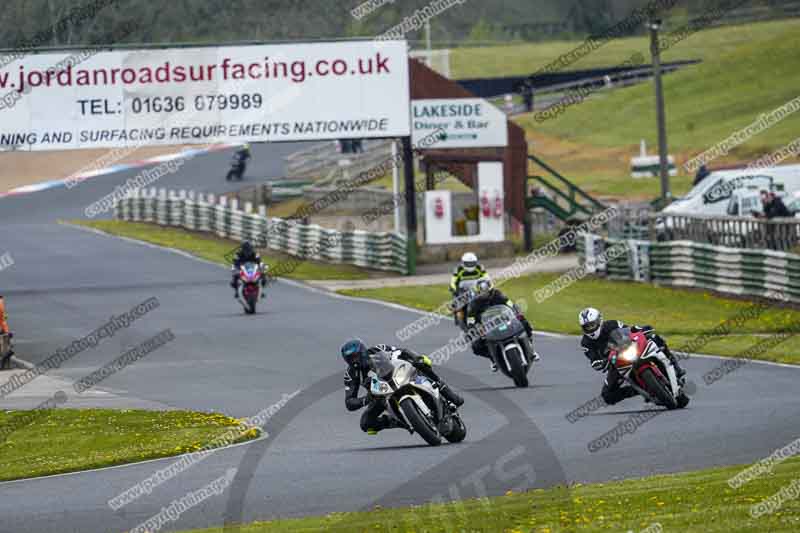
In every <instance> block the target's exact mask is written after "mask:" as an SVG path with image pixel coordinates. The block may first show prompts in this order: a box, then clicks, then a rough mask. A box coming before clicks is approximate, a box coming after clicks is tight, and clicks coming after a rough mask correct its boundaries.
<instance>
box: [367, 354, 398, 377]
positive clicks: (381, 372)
mask: <svg viewBox="0 0 800 533" xmlns="http://www.w3.org/2000/svg"><path fill="white" fill-rule="evenodd" d="M369 369H370V370H372V371H373V372H375V374H377V375H378V377H379V378H381V379H386V378H389V377H391V376H392V374H393V373H394V362H393V361H392V356H391V355H390V354H389V352H378V353H375V354H372V355H370V356H369Z"/></svg>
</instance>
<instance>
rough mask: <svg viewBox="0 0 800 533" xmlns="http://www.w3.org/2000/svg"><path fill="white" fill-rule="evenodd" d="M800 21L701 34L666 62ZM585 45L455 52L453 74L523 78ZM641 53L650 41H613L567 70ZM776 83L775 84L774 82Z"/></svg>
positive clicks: (716, 50) (719, 51) (711, 55)
mask: <svg viewBox="0 0 800 533" xmlns="http://www.w3.org/2000/svg"><path fill="white" fill-rule="evenodd" d="M798 27H800V21H798V20H797V19H789V20H782V21H774V22H759V23H753V24H743V25H737V26H724V27H720V28H712V29H709V30H705V31H701V32H698V33H696V34H694V35H692V36H691V37H689V38H687V39H686V40H684V41H682V42H681V43H680V44H678V45H676V46H674V47H672V48H670V49H669V50H667V51H666V52H665V53H664V56H663V59H664V61H679V60H683V59H702V60H704V61H713V60H714V59H715V58H717V57H719V56H721V55H723V54H725V53H727V52H728V51H730V49H731V48H734V47H737V46H739V45H742V44H746V43H750V42H753V41H754V40H759V39H760V40H763V39H764V37H765V36H766V37H770V36H774V35H775V34H776V33H780V32H783V31H786V30H787V29H788V30H794V31H795V32H796V31H797V28H798ZM678 28H679V26H678V25H677V24H670V25H669V26H668V27H666V28H665V30H664V31H663V32H662V35H667V34H668V33H669V32H670V31H674V30H677V29H678ZM583 42H584V41H583V40H582V39H581V40H574V41H550V42H541V43H521V44H510V45H505V46H489V47H478V48H472V47H463V48H456V49H453V50H452V51H451V56H450V61H451V65H450V70H451V75H452V78H453V79H461V78H486V77H496V76H525V75H529V74H533V73H534V72H536V71H537V70H538V69H540V68H542V67H545V66H547V65H548V64H550V63H551V62H552V61H554V60H555V59H556V58H558V57H559V56H561V55H563V54H566V53H568V52H570V51H571V50H574V49H575V48H577V47H578V46H580V45H581V44H583ZM637 52H638V53H641V54H643V55H644V56H645V57H648V58H649V57H650V39H649V37H646V36H641V37H629V38H625V39H614V40H612V41H609V42H608V43H607V44H605V45H603V46H602V47H600V48H598V49H597V50H595V51H593V52H592V53H590V54H588V55H586V56H585V57H583V58H581V59H580V60H578V61H576V62H575V63H573V64H572V65H570V66H569V67H567V69H565V70H580V69H590V68H599V67H607V66H611V65H617V64H619V63H622V62H623V61H625V60H626V59H628V58H629V57H631V55H633V54H635V53H637ZM775 81H777V80H775Z"/></svg>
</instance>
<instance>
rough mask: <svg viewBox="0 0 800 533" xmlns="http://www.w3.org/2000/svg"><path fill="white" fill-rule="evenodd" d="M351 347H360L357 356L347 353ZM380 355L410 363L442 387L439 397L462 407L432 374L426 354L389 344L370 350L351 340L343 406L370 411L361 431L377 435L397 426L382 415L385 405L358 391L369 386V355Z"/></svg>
mask: <svg viewBox="0 0 800 533" xmlns="http://www.w3.org/2000/svg"><path fill="white" fill-rule="evenodd" d="M350 346H357V348H356V350H357V353H346V352H348V351H349V350H348V348H349V347H350ZM378 352H389V353H391V354H392V356H393V357H397V358H398V359H402V360H404V361H408V362H409V363H411V364H412V365H413V366H414V368H416V369H417V371H418V372H419V373H420V374H422V375H423V376H425V377H426V378H428V379H429V380H431V381H432V382H433V383H434V384H436V385H437V386H438V388H439V392H440V394H441V395H442V396H443V397H444V398H445V399H446V400H448V401H449V402H451V403H453V404H454V405H456V406H461V405H462V404H463V403H464V400H463V399H462V398H461V396H459V395H458V394H457V393H456V392H455V391H454V390H453V389H451V388H450V387H448V386H447V384H445V383H444V381H442V378H440V377H439V376H438V375H437V374H436V372H434V371H433V368H432V364H431V360H430V359H429V358H428V357H427V356H424V355H418V354H416V353H414V352H413V351H411V350H408V349H404V348H397V347H395V346H390V345H388V344H378V345H376V346H373V347H372V348H367V347H366V346H365V345H363V343H361V341H358V340H353V341H348V342H347V343H345V345H344V346H342V356H343V357H344V358H345V361H346V362H347V368H346V369H345V371H344V387H345V390H344V393H345V396H344V404H345V407H346V408H347V410H348V411H357V410H359V409H361V408H362V407H367V410H366V411H365V412H364V414H363V415H362V416H361V429H362V431H365V432H367V433H370V434H375V433H377V432H378V431H380V430H382V429H388V428H392V427H397V426H396V425H395V422H394V420H393V419H391V418H390V417H388V416H386V415H384V414H383V411H384V409H385V405H384V403H383V402H382V401H373V398H372V396H371V395H370V394H369V392H367V394H366V396H361V397H359V396H358V390H359V388H360V387H361V385H362V384H364V385H365V387H366V384H368V383H369V382H368V379H367V374H368V372H369V368H368V366H367V361H368V358H369V356H370V355H372V354H375V353H378Z"/></svg>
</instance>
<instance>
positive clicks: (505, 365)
mask: <svg viewBox="0 0 800 533" xmlns="http://www.w3.org/2000/svg"><path fill="white" fill-rule="evenodd" d="M481 323H482V326H483V328H484V329H485V333H484V336H483V337H484V339H486V345H487V347H488V348H489V356H490V357H491V358H492V361H494V364H495V365H497V367H498V368H499V369H500V371H501V372H503V374H505V375H506V376H508V377H509V378H511V379H512V380H514V385H516V386H517V387H527V386H528V381H529V379H528V373H529V372H530V371H531V368H533V359H534V351H533V339H531V338H529V337H528V334H527V333H526V332H525V326H523V325H522V322H520V320H519V319H518V318H517V314H516V312H515V311H514V309H512V308H511V307H509V306H507V305H493V306H492V307H490V308H489V309H487V310H486V311H484V312H483V315H482V316H481Z"/></svg>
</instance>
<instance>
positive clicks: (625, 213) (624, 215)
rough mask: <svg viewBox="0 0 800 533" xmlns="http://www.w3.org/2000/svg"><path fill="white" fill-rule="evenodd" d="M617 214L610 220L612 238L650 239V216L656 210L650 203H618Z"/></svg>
mask: <svg viewBox="0 0 800 533" xmlns="http://www.w3.org/2000/svg"><path fill="white" fill-rule="evenodd" d="M615 207H616V209H617V214H616V215H615V216H614V217H612V218H610V219H609V221H608V237H609V238H611V239H648V238H649V237H650V216H651V215H653V213H654V212H655V211H654V210H653V208H652V207H650V206H649V205H645V206H642V205H617V206H615Z"/></svg>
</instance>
